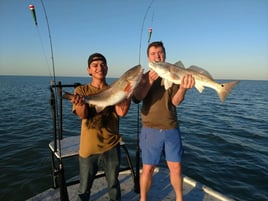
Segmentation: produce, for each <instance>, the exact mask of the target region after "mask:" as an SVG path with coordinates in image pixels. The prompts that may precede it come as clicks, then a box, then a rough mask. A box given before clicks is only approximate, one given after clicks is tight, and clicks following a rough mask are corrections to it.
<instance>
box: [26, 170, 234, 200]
mask: <svg viewBox="0 0 268 201" xmlns="http://www.w3.org/2000/svg"><path fill="white" fill-rule="evenodd" d="M153 180H154V182H153V184H152V187H151V190H150V191H149V194H148V200H149V201H169V200H172V201H174V200H175V193H174V191H173V188H172V186H171V184H170V181H169V173H168V170H167V169H157V170H156V171H155V174H154V176H153ZM119 181H120V184H121V193H122V201H139V194H137V193H135V192H134V184H133V179H132V176H131V172H130V171H124V172H121V173H120V176H119ZM77 190H78V184H75V185H72V186H68V196H69V200H70V201H73V200H77ZM183 195H184V201H231V199H230V198H228V197H226V196H224V195H222V194H220V193H218V192H216V191H214V190H212V189H210V188H209V187H207V186H205V185H202V184H200V183H198V182H196V181H194V180H192V179H190V178H189V177H187V176H184V177H183ZM56 200H57V201H58V200H60V192H59V189H53V188H51V189H49V190H47V191H45V192H43V193H41V194H38V195H36V196H34V197H32V198H30V199H28V200H27V201H56ZM106 200H107V201H108V200H109V196H108V192H107V183H106V180H105V178H104V177H100V178H97V179H95V181H94V184H93V187H92V193H91V201H106Z"/></svg>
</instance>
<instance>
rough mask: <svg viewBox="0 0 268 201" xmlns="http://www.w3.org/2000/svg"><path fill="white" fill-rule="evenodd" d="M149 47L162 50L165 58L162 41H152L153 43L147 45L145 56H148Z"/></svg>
mask: <svg viewBox="0 0 268 201" xmlns="http://www.w3.org/2000/svg"><path fill="white" fill-rule="evenodd" d="M151 47H162V49H163V51H164V54H165V56H166V49H165V47H164V43H163V42H162V41H154V42H152V43H150V44H149V45H148V48H147V56H149V49H150V48H151Z"/></svg>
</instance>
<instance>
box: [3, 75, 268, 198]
mask: <svg viewBox="0 0 268 201" xmlns="http://www.w3.org/2000/svg"><path fill="white" fill-rule="evenodd" d="M50 79H51V78H49V77H30V76H0V86H1V87H0V94H1V96H0V105H1V113H0V134H1V138H0V141H1V143H0V153H1V160H0V167H1V174H0V186H1V188H0V200H5V201H10V200H13V201H17V200H25V199H27V198H30V197H32V196H34V195H35V194H37V193H40V192H42V191H44V190H46V189H48V188H50V187H51V184H52V183H51V163H50V154H49V150H48V143H49V142H50V141H52V139H53V133H52V118H51V110H50V105H49V98H50V91H49V83H50ZM57 79H58V81H61V82H62V83H63V84H73V83H75V82H80V83H87V82H88V81H89V80H88V79H89V78H66V77H59V78H57ZM111 81H112V80H111ZM67 90H69V91H71V92H72V91H73V89H67ZM267 94H268V81H241V82H240V83H239V84H238V85H237V86H236V87H235V88H234V89H233V91H232V92H231V94H230V95H229V96H228V98H227V100H226V102H224V103H221V102H220V101H219V99H218V97H217V94H216V93H215V91H213V90H211V89H206V90H205V91H204V92H203V93H202V94H199V93H198V92H197V91H196V90H195V89H192V90H189V91H188V92H187V95H186V99H185V101H184V102H183V104H181V105H180V106H179V107H178V108H177V110H178V115H179V121H180V128H181V131H182V133H183V134H182V136H183V144H184V149H185V152H184V158H183V174H185V175H187V176H189V177H192V178H193V179H195V180H197V181H199V182H201V183H203V184H205V185H207V186H209V187H211V188H213V189H214V190H216V191H218V192H221V193H223V194H224V195H227V196H229V197H231V198H233V199H235V200H241V201H264V200H268V95H267ZM137 109H138V108H137V105H135V104H132V105H131V108H130V111H129V113H128V114H127V116H126V117H124V118H122V119H121V128H120V129H121V134H122V135H123V138H124V141H125V142H126V143H127V144H128V148H129V151H130V153H131V156H132V158H133V162H134V160H135V149H136V140H137ZM63 110H64V114H63V116H64V117H63V118H64V122H63V127H64V133H63V135H64V136H72V135H78V134H79V126H80V120H79V119H77V117H75V115H73V114H72V113H71V104H70V103H69V102H68V101H64V108H63ZM134 164H135V162H134ZM64 165H65V171H66V174H67V175H68V176H75V175H76V174H78V161H77V158H73V159H67V160H66V162H64ZM161 166H164V167H165V163H164V161H163V162H162V163H161Z"/></svg>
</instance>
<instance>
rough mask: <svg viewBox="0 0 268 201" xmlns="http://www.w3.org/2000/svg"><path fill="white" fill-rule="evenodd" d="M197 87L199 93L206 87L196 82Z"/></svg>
mask: <svg viewBox="0 0 268 201" xmlns="http://www.w3.org/2000/svg"><path fill="white" fill-rule="evenodd" d="M194 86H195V88H196V89H197V91H199V93H202V92H203V90H204V89H205V87H204V86H203V85H201V84H198V83H195V85H194Z"/></svg>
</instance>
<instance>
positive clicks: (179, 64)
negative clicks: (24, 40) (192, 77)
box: [174, 61, 185, 68]
mask: <svg viewBox="0 0 268 201" xmlns="http://www.w3.org/2000/svg"><path fill="white" fill-rule="evenodd" d="M174 66H177V67H180V68H185V67H184V65H183V63H182V61H177V62H176V63H175V64H174Z"/></svg>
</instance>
